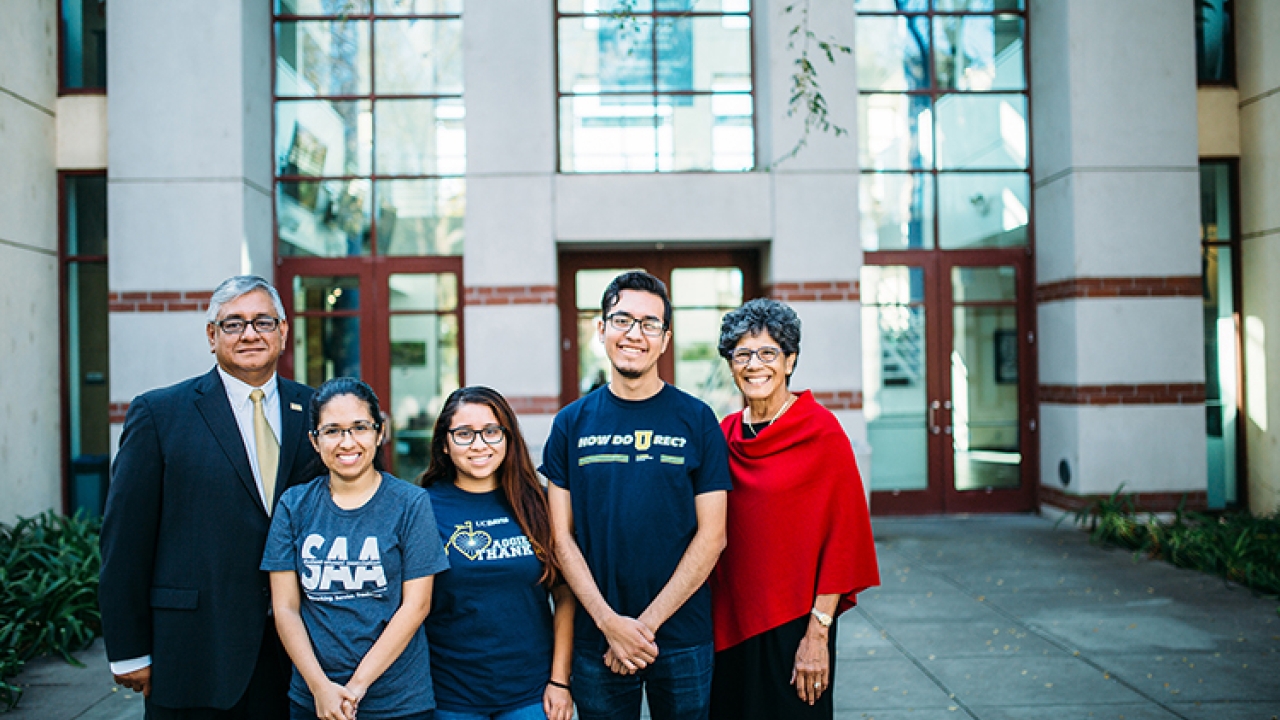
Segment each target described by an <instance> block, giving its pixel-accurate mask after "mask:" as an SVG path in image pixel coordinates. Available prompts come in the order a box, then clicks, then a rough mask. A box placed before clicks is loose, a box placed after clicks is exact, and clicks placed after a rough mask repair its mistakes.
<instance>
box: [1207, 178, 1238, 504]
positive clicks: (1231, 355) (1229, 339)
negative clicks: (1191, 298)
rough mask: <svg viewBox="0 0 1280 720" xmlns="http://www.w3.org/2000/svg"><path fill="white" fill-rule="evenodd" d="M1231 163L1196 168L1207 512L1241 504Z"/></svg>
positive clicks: (1235, 261) (1236, 312)
mask: <svg viewBox="0 0 1280 720" xmlns="http://www.w3.org/2000/svg"><path fill="white" fill-rule="evenodd" d="M1235 203H1236V199H1235V164H1234V163H1232V162H1230V161H1225V160H1219V161H1209V160H1206V161H1203V162H1201V163H1200V249H1201V260H1202V263H1201V267H1202V271H1203V281H1204V372H1205V425H1206V431H1207V435H1208V448H1207V452H1208V467H1209V478H1208V493H1209V507H1210V508H1213V509H1220V508H1224V507H1230V506H1233V505H1235V504H1237V503H1238V502H1239V501H1240V497H1239V490H1238V488H1239V477H1240V468H1239V460H1240V425H1239V419H1240V418H1239V414H1240V379H1241V374H1240V354H1239V352H1240V349H1239V342H1240V341H1239V337H1240V333H1239V322H1240V317H1239V303H1238V302H1237V300H1236V298H1237V294H1236V278H1237V277H1238V273H1237V268H1236V265H1237V262H1238V258H1239V237H1238V233H1237V232H1236V230H1235V222H1234V218H1235Z"/></svg>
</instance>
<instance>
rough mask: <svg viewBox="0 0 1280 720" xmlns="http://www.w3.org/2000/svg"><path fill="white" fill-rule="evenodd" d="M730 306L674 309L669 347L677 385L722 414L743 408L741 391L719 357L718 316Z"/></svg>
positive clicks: (721, 316)
mask: <svg viewBox="0 0 1280 720" xmlns="http://www.w3.org/2000/svg"><path fill="white" fill-rule="evenodd" d="M734 307H737V306H736V305H734V306H732V307H723V308H715V309H713V310H688V309H686V310H680V309H677V310H674V311H673V312H672V318H673V319H672V327H673V328H674V329H675V332H674V337H673V339H672V351H674V353H675V366H676V376H675V381H676V387H678V388H680V389H681V390H684V391H685V392H687V393H689V394H690V395H693V396H694V397H696V398H698V399H699V400H702V401H703V402H705V403H706V404H707V405H709V406H711V409H712V410H713V411H714V412H715V414H716V417H718V418H723V417H724V416H726V415H728V414H729V413H732V412H737V411H738V410H741V409H742V395H741V393H739V392H738V387H737V385H735V384H734V382H733V373H732V372H730V371H729V364H728V363H727V362H725V360H724V358H722V357H720V352H719V350H718V349H717V348H718V345H719V342H720V320H721V318H723V317H724V314H725V313H726V312H728V311H730V310H732V309H733V308H734Z"/></svg>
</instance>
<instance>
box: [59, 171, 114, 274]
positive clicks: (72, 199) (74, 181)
mask: <svg viewBox="0 0 1280 720" xmlns="http://www.w3.org/2000/svg"><path fill="white" fill-rule="evenodd" d="M62 191H63V213H64V216H63V219H62V220H63V223H64V224H63V227H64V228H66V233H67V238H66V253H67V255H70V256H74V255H106V254H107V176H106V175H105V174H102V175H67V176H65V177H64V178H63V185H62Z"/></svg>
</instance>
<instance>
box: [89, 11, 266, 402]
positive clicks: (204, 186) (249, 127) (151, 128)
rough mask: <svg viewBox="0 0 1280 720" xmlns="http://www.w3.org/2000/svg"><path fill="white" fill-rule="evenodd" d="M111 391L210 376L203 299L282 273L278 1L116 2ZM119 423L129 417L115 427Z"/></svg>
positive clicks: (129, 393) (126, 396) (110, 141)
mask: <svg viewBox="0 0 1280 720" xmlns="http://www.w3.org/2000/svg"><path fill="white" fill-rule="evenodd" d="M107 27H108V32H109V34H110V37H111V42H110V43H109V44H108V52H109V57H108V63H107V65H108V73H109V74H108V84H109V86H110V88H111V90H110V94H109V96H108V105H107V113H108V125H109V128H108V137H107V145H108V152H109V154H110V157H111V165H110V168H109V171H108V188H109V191H108V196H109V204H108V215H109V234H110V237H111V264H110V287H111V292H112V300H113V303H112V313H111V336H112V345H111V390H112V396H113V399H114V400H115V401H116V402H117V403H125V402H128V401H129V400H130V399H131V398H133V397H134V396H135V395H137V394H138V393H140V392H143V391H145V390H148V389H150V388H154V387H158V386H162V385H166V384H169V383H172V382H175V381H177V380H180V379H182V378H185V377H189V376H191V375H194V374H197V373H200V372H204V371H206V370H208V369H209V367H211V366H212V363H213V359H212V356H210V355H209V351H208V346H207V343H206V342H205V339H204V315H203V310H204V308H205V306H206V305H207V302H205V301H206V300H207V294H208V293H209V292H210V291H212V290H213V288H214V287H215V286H216V285H217V284H218V283H219V282H220V281H222V280H223V279H225V278H226V277H228V276H230V275H235V274H238V273H243V272H252V273H256V274H259V275H263V276H264V277H267V278H271V277H272V271H273V267H272V257H273V248H272V226H271V223H272V220H271V215H272V214H271V203H272V199H271V162H272V160H271V158H272V147H271V126H272V122H271V73H272V68H273V63H272V60H271V57H270V53H271V4H270V3H266V2H261V1H260V0H228V1H227V2H219V3H214V4H210V3H207V2H200V1H199V0H173V1H172V2H164V3H154V2H145V1H144V0H112V2H110V3H108V5H107ZM117 420H119V418H117Z"/></svg>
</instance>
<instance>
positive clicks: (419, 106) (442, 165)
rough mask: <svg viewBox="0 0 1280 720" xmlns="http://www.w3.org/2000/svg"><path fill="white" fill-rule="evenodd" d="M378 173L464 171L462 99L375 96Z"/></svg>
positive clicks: (451, 173) (410, 173)
mask: <svg viewBox="0 0 1280 720" xmlns="http://www.w3.org/2000/svg"><path fill="white" fill-rule="evenodd" d="M373 115H374V132H375V133H376V134H377V138H378V145H377V147H378V152H377V155H378V158H377V164H376V168H377V172H378V174H379V175H461V174H463V173H465V172H466V171H467V134H466V128H465V118H466V110H465V109H464V108H463V105H462V100H461V98H459V99H442V100H379V101H378V104H377V106H376V107H375V108H374V114H373Z"/></svg>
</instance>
